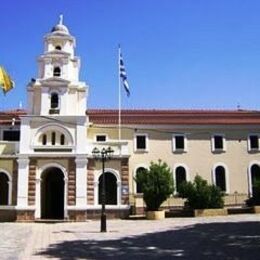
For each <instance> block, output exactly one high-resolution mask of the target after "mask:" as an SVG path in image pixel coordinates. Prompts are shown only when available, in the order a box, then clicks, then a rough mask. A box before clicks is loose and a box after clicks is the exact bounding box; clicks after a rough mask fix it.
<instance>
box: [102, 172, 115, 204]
mask: <svg viewBox="0 0 260 260" xmlns="http://www.w3.org/2000/svg"><path fill="white" fill-rule="evenodd" d="M104 174H105V188H106V192H105V193H106V201H105V203H106V204H107V205H117V179H116V176H115V175H114V174H113V173H111V172H105V173H104ZM102 184H103V174H101V175H100V177H99V184H98V191H99V194H98V203H99V204H101V203H102V200H101V198H102V196H101V194H102Z"/></svg>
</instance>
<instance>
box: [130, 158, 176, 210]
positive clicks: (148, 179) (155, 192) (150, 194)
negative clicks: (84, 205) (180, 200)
mask: <svg viewBox="0 0 260 260" xmlns="http://www.w3.org/2000/svg"><path fill="white" fill-rule="evenodd" d="M135 180H136V182H137V184H138V185H140V187H141V189H142V192H143V198H144V201H145V203H146V207H147V210H148V211H156V210H158V209H159V208H160V206H161V204H162V203H163V202H164V201H165V200H166V199H167V198H168V197H169V196H170V195H171V194H172V193H173V191H174V187H173V179H172V171H171V169H170V167H169V166H168V165H167V164H166V163H165V162H162V161H161V160H158V163H154V162H151V164H150V167H149V169H148V170H145V172H144V173H143V174H139V175H137V176H136V179H135Z"/></svg>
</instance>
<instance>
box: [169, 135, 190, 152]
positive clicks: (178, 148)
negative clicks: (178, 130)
mask: <svg viewBox="0 0 260 260" xmlns="http://www.w3.org/2000/svg"><path fill="white" fill-rule="evenodd" d="M172 142H173V151H174V152H185V151H186V150H187V147H186V146H187V141H186V137H185V135H184V134H175V135H173V139H172Z"/></svg>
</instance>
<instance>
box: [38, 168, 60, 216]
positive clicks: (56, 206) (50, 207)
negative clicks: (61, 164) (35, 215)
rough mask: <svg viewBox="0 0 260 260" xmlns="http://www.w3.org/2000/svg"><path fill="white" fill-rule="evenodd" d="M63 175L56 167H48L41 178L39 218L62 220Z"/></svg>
mask: <svg viewBox="0 0 260 260" xmlns="http://www.w3.org/2000/svg"><path fill="white" fill-rule="evenodd" d="M64 186H65V182H64V174H63V172H62V171H61V169H59V168H57V167H50V168H48V169H46V170H44V171H43V173H42V176H41V218H42V219H63V218H64V192H65V190H64Z"/></svg>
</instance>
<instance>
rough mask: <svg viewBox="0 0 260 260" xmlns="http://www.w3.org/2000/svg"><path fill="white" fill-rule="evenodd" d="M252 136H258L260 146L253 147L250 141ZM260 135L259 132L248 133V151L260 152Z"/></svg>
mask: <svg viewBox="0 0 260 260" xmlns="http://www.w3.org/2000/svg"><path fill="white" fill-rule="evenodd" d="M251 136H257V138H258V148H252V147H251V141H250V137H251ZM259 137H260V134H257V133H250V134H248V136H247V149H248V152H259V151H260V140H259Z"/></svg>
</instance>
